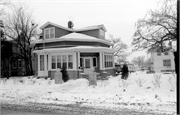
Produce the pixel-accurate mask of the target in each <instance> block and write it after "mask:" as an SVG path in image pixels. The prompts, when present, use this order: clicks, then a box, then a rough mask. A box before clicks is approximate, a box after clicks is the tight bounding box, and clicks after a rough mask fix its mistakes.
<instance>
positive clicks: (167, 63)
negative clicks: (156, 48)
mask: <svg viewBox="0 0 180 115" xmlns="http://www.w3.org/2000/svg"><path fill="white" fill-rule="evenodd" d="M163 66H164V67H170V66H171V60H163Z"/></svg>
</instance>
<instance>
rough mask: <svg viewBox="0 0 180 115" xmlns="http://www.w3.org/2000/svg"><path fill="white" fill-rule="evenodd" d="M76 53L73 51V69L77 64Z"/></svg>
mask: <svg viewBox="0 0 180 115" xmlns="http://www.w3.org/2000/svg"><path fill="white" fill-rule="evenodd" d="M76 54H77V53H76V52H74V53H73V69H75V70H76V69H77V64H78V62H77V58H76V57H77V56H76Z"/></svg>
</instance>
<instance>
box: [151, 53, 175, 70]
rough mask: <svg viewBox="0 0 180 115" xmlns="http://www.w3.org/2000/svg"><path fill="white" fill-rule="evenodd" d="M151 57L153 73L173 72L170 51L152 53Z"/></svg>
mask: <svg viewBox="0 0 180 115" xmlns="http://www.w3.org/2000/svg"><path fill="white" fill-rule="evenodd" d="M151 55H152V60H153V68H154V71H155V72H167V71H175V63H174V54H173V52H172V51H167V52H153V53H152V54H151Z"/></svg>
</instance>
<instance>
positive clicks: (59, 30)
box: [31, 22, 115, 79]
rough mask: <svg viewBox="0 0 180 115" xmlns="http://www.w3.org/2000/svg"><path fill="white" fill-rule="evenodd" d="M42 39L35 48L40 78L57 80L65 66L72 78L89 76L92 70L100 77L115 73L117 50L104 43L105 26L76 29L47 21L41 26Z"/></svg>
mask: <svg viewBox="0 0 180 115" xmlns="http://www.w3.org/2000/svg"><path fill="white" fill-rule="evenodd" d="M40 28H41V29H42V36H41V37H40V38H41V39H39V40H36V41H33V42H32V43H31V45H32V46H34V47H33V48H34V51H33V60H34V62H33V63H34V67H33V68H34V71H35V73H36V75H37V76H39V77H51V78H54V74H55V72H56V71H60V69H61V68H62V66H65V67H66V69H67V72H68V74H69V77H70V79H77V78H80V77H82V76H86V75H88V73H89V71H90V69H91V67H94V68H95V72H97V73H99V74H100V75H102V74H103V72H104V71H105V72H107V73H108V74H112V75H114V74H115V70H114V68H115V65H114V56H113V54H114V52H115V51H114V50H113V49H111V48H110V46H111V45H112V44H111V43H110V42H108V41H107V40H105V32H106V31H107V30H106V28H105V26H104V25H96V26H90V27H86V28H80V29H75V28H72V27H71V26H69V22H68V28H66V27H63V26H61V25H58V24H54V23H52V22H47V23H45V24H44V25H42V26H41V27H40Z"/></svg>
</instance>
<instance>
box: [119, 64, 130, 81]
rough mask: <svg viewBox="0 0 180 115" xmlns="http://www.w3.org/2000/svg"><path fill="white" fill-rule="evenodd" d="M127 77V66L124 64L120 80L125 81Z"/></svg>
mask: <svg viewBox="0 0 180 115" xmlns="http://www.w3.org/2000/svg"><path fill="white" fill-rule="evenodd" d="M128 75H129V70H128V66H127V64H126V63H125V64H124V65H123V68H122V76H121V79H125V80H126V79H127V78H128Z"/></svg>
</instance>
